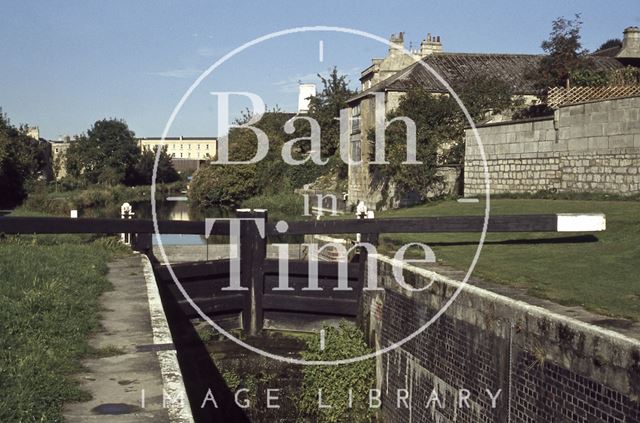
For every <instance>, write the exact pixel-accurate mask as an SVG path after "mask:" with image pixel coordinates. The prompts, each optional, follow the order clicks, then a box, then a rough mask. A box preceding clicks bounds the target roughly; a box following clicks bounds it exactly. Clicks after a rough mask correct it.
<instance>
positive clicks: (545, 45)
mask: <svg viewBox="0 0 640 423" xmlns="http://www.w3.org/2000/svg"><path fill="white" fill-rule="evenodd" d="M581 27H582V21H581V19H580V15H579V14H576V15H575V17H574V19H565V18H563V17H560V18H557V19H556V20H554V21H553V23H552V28H551V33H550V34H549V38H548V39H547V40H545V41H543V42H542V45H541V47H542V49H543V50H544V51H545V53H546V56H545V57H543V58H542V59H541V60H540V64H539V65H538V68H537V69H534V70H533V71H532V72H530V73H529V74H527V77H528V78H530V79H531V80H533V81H534V85H535V87H536V88H538V89H540V90H544V89H547V88H549V87H556V86H565V85H567V84H568V81H569V79H570V75H571V72H572V71H575V70H577V69H580V68H584V67H586V66H588V61H587V60H586V58H585V56H586V55H587V53H588V51H587V50H585V49H583V48H582V43H581V41H580V39H581V37H580V29H581Z"/></svg>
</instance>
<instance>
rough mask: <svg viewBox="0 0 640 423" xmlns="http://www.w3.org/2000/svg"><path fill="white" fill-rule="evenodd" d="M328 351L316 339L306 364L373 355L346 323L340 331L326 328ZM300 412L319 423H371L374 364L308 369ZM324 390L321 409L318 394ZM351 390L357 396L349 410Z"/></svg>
mask: <svg viewBox="0 0 640 423" xmlns="http://www.w3.org/2000/svg"><path fill="white" fill-rule="evenodd" d="M324 330H325V346H326V347H325V349H324V350H320V340H319V339H318V338H313V340H311V341H309V342H308V344H307V348H308V349H307V351H305V352H303V353H302V357H303V358H304V359H305V360H340V359H346V358H351V357H356V356H361V355H364V354H368V353H370V352H371V350H370V348H369V347H368V346H367V344H366V343H365V341H364V336H363V334H362V332H361V331H360V330H359V329H357V328H356V327H354V326H352V325H350V324H348V323H346V322H342V323H340V325H339V327H337V328H335V327H325V328H324ZM302 373H303V382H302V392H301V394H300V395H301V397H300V401H299V409H300V411H301V413H303V414H305V415H310V416H313V417H314V418H315V419H314V421H317V422H331V423H333V422H346V421H348V422H354V423H358V422H369V421H371V418H372V416H373V410H372V409H370V408H369V402H368V399H369V390H370V389H372V388H373V387H374V385H375V362H374V360H372V359H370V360H362V361H358V362H356V363H352V364H346V365H339V366H305V367H304V369H303V370H302ZM320 389H322V402H323V404H331V406H332V407H331V408H319V407H318V390H320ZM349 389H352V392H353V405H352V407H349Z"/></svg>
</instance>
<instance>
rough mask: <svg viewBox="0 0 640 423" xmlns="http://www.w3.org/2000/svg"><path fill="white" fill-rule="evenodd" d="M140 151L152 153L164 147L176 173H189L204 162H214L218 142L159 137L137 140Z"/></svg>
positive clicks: (201, 139) (195, 138)
mask: <svg viewBox="0 0 640 423" xmlns="http://www.w3.org/2000/svg"><path fill="white" fill-rule="evenodd" d="M138 145H139V146H140V151H142V152H144V151H153V150H154V149H155V148H156V147H157V146H165V147H166V149H167V154H168V155H169V156H170V157H171V161H172V162H173V165H174V167H175V168H176V170H177V171H178V172H185V171H186V172H190V171H194V170H196V169H197V168H198V167H199V166H200V162H202V161H205V160H215V158H216V156H217V152H218V140H217V138H213V137H167V138H165V139H164V140H162V138H160V137H151V138H139V139H138Z"/></svg>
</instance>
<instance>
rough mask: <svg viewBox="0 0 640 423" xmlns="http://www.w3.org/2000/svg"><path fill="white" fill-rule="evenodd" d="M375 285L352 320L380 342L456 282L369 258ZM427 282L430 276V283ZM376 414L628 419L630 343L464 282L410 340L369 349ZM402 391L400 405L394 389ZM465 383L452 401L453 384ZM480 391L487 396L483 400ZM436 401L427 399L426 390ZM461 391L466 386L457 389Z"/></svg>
mask: <svg viewBox="0 0 640 423" xmlns="http://www.w3.org/2000/svg"><path fill="white" fill-rule="evenodd" d="M376 258H377V259H378V260H379V265H378V269H379V271H378V277H379V281H380V286H384V290H383V291H365V294H364V297H363V298H364V301H362V308H361V312H360V323H361V324H362V326H363V327H364V328H365V332H366V333H367V334H368V336H369V340H370V342H371V343H372V344H375V345H376V346H377V347H378V348H381V347H386V346H389V345H392V344H393V343H396V342H398V341H399V340H401V339H403V338H404V337H406V336H408V335H409V334H411V333H412V332H414V331H415V330H416V329H418V328H419V327H420V326H422V325H423V324H424V323H425V322H427V321H429V320H430V319H431V318H432V317H434V316H435V314H436V313H437V312H438V310H440V308H441V307H442V306H443V304H444V303H446V302H447V301H448V300H449V299H450V298H451V296H452V295H453V293H454V292H455V291H456V290H457V289H458V287H459V286H460V284H459V282H456V281H453V280H450V279H447V278H445V277H443V276H440V275H437V274H435V273H433V272H430V271H426V270H424V269H418V268H415V267H412V266H408V265H404V274H405V278H406V281H407V283H409V284H410V285H412V286H415V287H422V286H426V285H427V284H431V285H430V286H429V288H428V289H426V290H424V291H422V292H419V293H418V292H409V291H406V290H404V289H402V288H401V287H400V286H399V285H398V284H397V283H396V282H395V279H394V278H393V275H392V263H393V260H391V259H389V258H386V257H381V256H376ZM432 281H433V282H432ZM377 381H378V387H379V389H380V390H381V392H382V399H383V403H382V410H381V414H382V418H383V421H388V422H438V423H448V422H507V421H510V422H513V423H519V422H535V423H538V422H539V423H547V422H584V423H594V422H618V423H619V422H638V421H640V403H639V402H638V401H639V399H640V398H639V396H640V342H639V341H635V340H632V339H630V338H627V337H624V336H622V335H620V334H618V333H615V332H611V331H608V330H605V329H601V328H598V327H595V326H591V325H588V324H585V323H582V322H578V321H576V320H572V319H570V318H567V317H564V316H560V315H557V314H554V313H551V312H548V311H546V310H544V309H542V308H539V307H535V306H531V305H528V304H525V303H522V302H519V301H515V300H512V299H509V298H506V297H502V296H499V295H497V294H494V293H491V292H488V291H485V290H482V289H479V288H476V287H472V286H466V287H464V288H463V289H462V291H461V293H460V295H459V296H458V297H457V298H456V299H455V301H453V302H452V304H451V306H450V307H449V308H448V309H447V311H446V312H445V313H444V314H443V315H442V316H440V317H439V318H437V319H436V320H435V321H434V323H433V324H431V326H429V327H428V328H427V329H426V330H424V332H422V333H420V334H419V335H418V336H416V337H415V338H414V339H412V340H411V341H409V342H407V343H405V344H403V345H402V346H400V347H399V348H396V349H394V350H392V351H391V352H389V353H387V354H384V355H382V356H381V357H378V359H377ZM404 389H406V390H407V392H408V397H409V399H408V400H407V405H408V407H405V403H404V402H403V401H402V400H401V401H400V402H398V394H399V395H400V397H403V396H404V394H405V392H404V391H402V390H404ZM463 389H466V390H468V391H469V399H468V401H462V402H460V395H461V390H463ZM487 389H489V390H490V391H491V394H492V395H493V396H495V395H496V394H497V392H498V390H501V391H500V395H499V396H498V397H497V400H496V403H495V404H496V407H495V408H493V407H492V402H491V398H490V397H489V395H488V393H487V391H486V390H487ZM434 390H435V392H436V393H437V394H436V395H437V396H438V399H439V400H440V401H442V407H441V406H440V404H438V403H437V402H436V401H432V402H431V403H429V398H430V396H432V395H433V392H434ZM462 396H463V397H464V396H466V392H462Z"/></svg>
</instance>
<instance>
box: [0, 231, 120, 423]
mask: <svg viewBox="0 0 640 423" xmlns="http://www.w3.org/2000/svg"><path fill="white" fill-rule="evenodd" d="M122 248H123V247H121V246H120V245H119V244H118V243H117V242H114V240H113V239H111V238H99V239H93V238H91V237H84V236H75V235H64V236H53V235H48V236H28V237H13V236H11V237H8V236H3V237H2V238H1V239H0V269H1V271H2V277H1V278H0V392H2V397H1V398H0V421H2V422H14V421H21V422H36V421H37V422H55V421H62V415H61V412H62V407H63V404H64V403H65V402H68V401H80V400H86V399H88V398H87V397H88V394H87V393H86V392H83V391H81V390H80V389H79V388H78V385H77V383H76V382H74V381H73V379H72V374H73V373H76V372H78V371H80V370H81V365H80V360H81V359H82V358H83V357H86V356H89V355H91V354H92V353H95V352H94V351H93V350H92V349H91V348H90V347H89V345H88V339H89V337H90V334H91V332H92V331H94V330H95V329H96V328H97V327H98V325H99V317H100V316H99V297H100V295H101V294H102V292H104V291H105V290H107V289H108V288H109V283H108V281H107V279H106V277H105V275H106V273H107V262H108V261H109V260H110V259H111V258H113V257H114V256H115V255H118V254H123V253H124V250H123V249H122Z"/></svg>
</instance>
